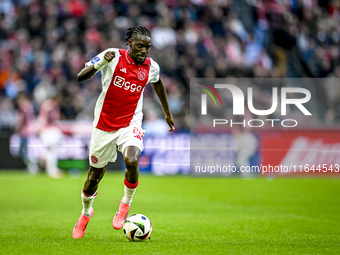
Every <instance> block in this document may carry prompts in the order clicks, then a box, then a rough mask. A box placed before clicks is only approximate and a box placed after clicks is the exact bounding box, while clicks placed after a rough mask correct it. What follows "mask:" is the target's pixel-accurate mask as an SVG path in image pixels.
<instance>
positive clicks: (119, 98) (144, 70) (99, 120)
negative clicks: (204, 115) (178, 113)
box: [72, 26, 175, 238]
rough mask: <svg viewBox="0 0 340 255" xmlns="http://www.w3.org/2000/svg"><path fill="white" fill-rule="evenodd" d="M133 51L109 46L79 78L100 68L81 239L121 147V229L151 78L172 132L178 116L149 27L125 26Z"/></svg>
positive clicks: (78, 229) (117, 222) (116, 221)
mask: <svg viewBox="0 0 340 255" xmlns="http://www.w3.org/2000/svg"><path fill="white" fill-rule="evenodd" d="M124 41H125V42H126V44H127V45H129V47H130V49H129V50H124V49H116V48H109V49H107V50H105V51H103V52H101V53H100V54H98V55H97V56H96V57H94V58H93V59H92V60H91V61H90V62H88V63H86V64H85V68H84V69H82V70H81V71H80V72H79V74H78V76H77V79H78V81H80V82H81V81H85V80H87V79H89V78H91V77H92V76H93V75H94V74H95V73H97V72H98V71H101V76H102V78H101V81H102V89H103V90H102V92H101V94H100V96H99V98H98V100H97V103H96V106H95V110H94V115H95V116H94V122H93V131H92V138H91V145H90V155H89V156H90V158H89V162H90V169H89V171H88V176H87V179H86V181H85V184H84V189H83V190H82V193H81V197H82V201H83V211H82V214H81V216H80V217H79V219H78V222H77V223H76V225H75V227H74V229H73V234H72V237H73V238H82V237H83V236H84V234H85V231H86V226H87V224H88V222H89V220H90V219H91V217H92V215H93V208H92V203H93V200H94V198H95V197H96V195H97V188H98V184H99V182H100V180H101V179H102V177H103V175H104V173H105V170H106V165H107V163H108V162H111V161H115V160H116V158H117V149H118V150H119V151H120V152H122V154H123V159H124V162H125V166H126V169H125V179H124V196H123V198H122V199H121V201H120V204H119V208H118V211H117V212H116V214H115V216H114V218H113V222H112V225H113V227H114V228H115V229H121V228H122V227H123V224H124V221H125V219H126V217H127V214H128V212H129V209H130V205H131V202H132V197H133V195H134V193H135V191H136V188H137V186H138V176H139V171H138V160H139V155H140V153H141V151H142V150H143V135H144V133H145V131H144V130H143V129H142V128H141V122H142V117H143V113H142V103H143V91H144V88H145V86H146V85H147V84H148V83H150V82H151V83H152V85H153V88H154V90H155V92H156V94H157V96H158V98H159V99H160V101H161V104H162V107H163V110H164V113H165V121H166V122H167V123H168V125H169V127H170V129H169V131H170V132H172V131H173V130H174V129H175V128H174V119H173V117H172V114H171V111H170V109H169V105H168V100H167V95H166V91H165V87H164V85H163V82H162V80H161V79H160V77H159V66H158V64H157V63H156V62H155V61H154V60H153V59H151V58H148V57H147V55H148V53H149V50H150V46H151V34H150V31H149V30H148V29H147V28H146V27H144V26H137V27H133V28H129V29H127V32H126V37H125V39H124Z"/></svg>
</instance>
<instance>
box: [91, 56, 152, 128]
mask: <svg viewBox="0 0 340 255" xmlns="http://www.w3.org/2000/svg"><path fill="white" fill-rule="evenodd" d="M119 53H120V55H121V56H120V57H119V61H118V64H117V66H116V69H115V71H114V74H113V77H112V80H111V83H110V86H109V88H108V90H107V92H106V96H105V99H104V103H103V107H102V111H101V113H100V117H99V120H98V124H97V128H98V129H100V130H103V131H116V130H118V129H120V128H123V127H127V126H129V124H130V121H131V120H132V118H133V115H134V113H135V110H136V107H137V104H138V100H139V99H140V97H141V94H142V91H143V89H144V87H145V86H146V84H147V82H148V80H149V70H150V66H151V60H150V58H146V60H145V62H144V63H143V64H141V65H139V66H137V65H136V64H135V63H134V61H133V60H132V59H131V58H130V57H129V55H128V50H122V49H120V50H119Z"/></svg>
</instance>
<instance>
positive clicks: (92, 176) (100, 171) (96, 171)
mask: <svg viewBox="0 0 340 255" xmlns="http://www.w3.org/2000/svg"><path fill="white" fill-rule="evenodd" d="M104 173H105V168H93V167H90V171H89V175H88V180H89V181H90V182H91V183H99V182H100V180H101V179H102V177H103V175H104Z"/></svg>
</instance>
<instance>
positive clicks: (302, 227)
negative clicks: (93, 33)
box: [0, 171, 340, 255]
mask: <svg viewBox="0 0 340 255" xmlns="http://www.w3.org/2000/svg"><path fill="white" fill-rule="evenodd" d="M84 180H85V174H83V175H81V176H80V178H78V179H73V178H71V177H69V176H65V177H64V178H62V179H58V180H56V179H50V178H48V177H47V176H45V175H43V174H41V175H38V176H30V175H28V174H27V173H25V172H8V171H6V172H0V187H1V193H0V194H1V195H0V198H1V200H0V254H91V255H92V254H340V179H273V180H267V179H203V178H190V177H189V176H162V177H157V176H152V175H147V174H141V176H140V185H139V187H138V189H137V192H136V194H135V196H134V201H133V203H132V206H131V209H130V214H132V213H142V214H145V215H146V216H148V217H149V218H150V220H151V222H152V224H153V233H152V235H151V240H147V241H145V242H142V243H134V242H130V241H128V240H127V239H126V237H125V236H124V235H123V231H122V230H114V229H113V228H112V225H111V223H112V217H113V215H114V213H115V212H116V210H117V207H118V203H119V200H120V198H121V197H122V195H123V174H122V173H110V172H108V173H107V174H106V175H105V176H104V178H103V180H102V182H101V184H100V186H99V190H98V196H97V198H96V199H95V202H94V205H93V207H94V209H95V212H94V216H93V218H92V219H91V221H90V223H89V225H88V227H87V232H86V234H85V236H84V238H82V239H78V240H74V239H72V237H71V235H72V229H73V226H74V224H75V223H76V221H77V219H78V217H79V215H80V213H81V199H80V191H81V188H82V186H83V182H84Z"/></svg>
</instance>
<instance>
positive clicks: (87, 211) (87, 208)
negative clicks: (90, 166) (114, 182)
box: [81, 191, 97, 217]
mask: <svg viewBox="0 0 340 255" xmlns="http://www.w3.org/2000/svg"><path fill="white" fill-rule="evenodd" d="M96 196H97V191H96V192H95V193H94V194H93V195H92V196H90V197H87V196H85V195H84V192H83V191H82V192H81V201H82V202H83V211H82V214H83V215H85V216H86V217H90V216H91V208H92V204H93V200H94V198H95V197H96Z"/></svg>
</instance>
